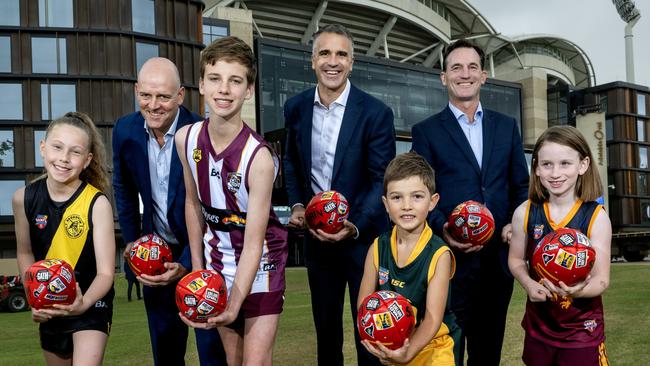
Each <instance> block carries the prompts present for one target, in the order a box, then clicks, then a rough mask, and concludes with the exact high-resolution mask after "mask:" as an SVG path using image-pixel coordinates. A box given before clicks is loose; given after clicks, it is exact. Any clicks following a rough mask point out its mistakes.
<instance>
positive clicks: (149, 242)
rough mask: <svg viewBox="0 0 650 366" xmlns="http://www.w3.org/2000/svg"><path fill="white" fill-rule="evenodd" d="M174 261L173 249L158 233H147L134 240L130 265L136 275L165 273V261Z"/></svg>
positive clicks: (130, 253) (130, 252)
mask: <svg viewBox="0 0 650 366" xmlns="http://www.w3.org/2000/svg"><path fill="white" fill-rule="evenodd" d="M171 261H172V251H171V249H170V248H169V246H168V245H167V243H165V241H164V240H163V239H162V238H161V237H159V236H158V235H156V234H149V235H145V236H143V237H141V238H139V239H138V240H136V241H134V242H133V245H132V246H131V250H130V251H129V267H131V270H133V273H135V275H136V276H139V275H141V274H146V275H150V276H155V275H159V274H163V273H165V271H166V269H165V263H167V262H171Z"/></svg>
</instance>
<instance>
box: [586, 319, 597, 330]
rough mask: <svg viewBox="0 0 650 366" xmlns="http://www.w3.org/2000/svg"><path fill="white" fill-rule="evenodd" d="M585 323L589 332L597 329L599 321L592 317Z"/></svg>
mask: <svg viewBox="0 0 650 366" xmlns="http://www.w3.org/2000/svg"><path fill="white" fill-rule="evenodd" d="M583 325H584V327H585V329H586V330H588V331H589V332H593V331H594V330H596V327H597V326H598V323H596V320H594V319H590V320H585V321H584V323H583Z"/></svg>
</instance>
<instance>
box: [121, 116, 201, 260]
mask: <svg viewBox="0 0 650 366" xmlns="http://www.w3.org/2000/svg"><path fill="white" fill-rule="evenodd" d="M179 113H180V115H179V116H178V124H177V126H176V130H177V131H178V129H180V128H181V127H183V126H185V125H187V124H191V123H193V122H195V121H201V120H202V119H203V118H202V117H201V116H199V115H197V114H194V113H192V112H190V111H189V110H187V108H185V107H183V106H181V107H180V109H179ZM144 123H145V122H144V117H143V116H142V114H141V113H140V112H136V113H132V114H129V115H126V116H124V117H122V118H120V119H118V120H117V122H115V126H114V127H113V189H114V192H115V204H116V206H117V213H118V219H119V222H120V229H121V230H122V236H123V238H124V241H125V242H126V243H128V242H132V241H134V240H135V239H137V238H139V237H140V236H142V235H144V234H150V233H153V215H154V212H153V204H152V197H151V178H150V177H149V154H148V149H147V139H148V137H149V135H148V134H147V132H146V130H145V129H144ZM172 143H173V141H172ZM170 169H171V171H170V172H169V192H168V196H167V208H168V210H167V221H168V223H169V226H170V228H171V229H172V231H173V233H174V236H176V239H177V240H178V242H179V243H180V244H181V247H183V248H184V250H183V255H182V257H181V259H180V260H179V259H178V258H174V259H175V260H176V261H178V262H181V264H183V266H184V267H185V268H188V269H191V268H192V265H191V259H190V256H189V250H186V249H185V248H188V247H189V245H188V243H189V242H188V238H187V227H186V225H185V184H184V182H183V167H182V166H181V162H180V160H179V158H178V152H177V151H176V147H173V150H172V160H171V165H170ZM138 194H140V195H141V196H142V203H143V206H144V207H143V212H142V219H140V213H139V212H140V210H139V202H138Z"/></svg>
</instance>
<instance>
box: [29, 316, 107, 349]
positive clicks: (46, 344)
mask: <svg viewBox="0 0 650 366" xmlns="http://www.w3.org/2000/svg"><path fill="white" fill-rule="evenodd" d="M112 318H113V312H112V310H111V309H96V308H90V309H88V311H86V312H85V313H84V314H82V315H79V316H74V317H61V318H53V319H50V320H48V321H46V322H45V323H41V325H40V327H39V334H40V338H41V348H42V349H44V350H45V351H48V352H52V353H54V354H56V355H58V356H60V357H63V358H67V357H70V356H72V352H73V349H74V348H73V342H72V335H73V334H74V333H75V332H79V331H82V330H98V331H100V332H104V333H106V334H107V335H108V334H110V332H111V323H112Z"/></svg>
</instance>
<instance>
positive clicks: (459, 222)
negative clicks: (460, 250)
mask: <svg viewBox="0 0 650 366" xmlns="http://www.w3.org/2000/svg"><path fill="white" fill-rule="evenodd" d="M447 230H448V231H449V234H450V235H451V236H452V237H453V238H454V239H456V240H457V241H459V242H461V243H465V244H467V243H469V244H472V245H485V244H487V243H488V242H489V241H490V239H491V238H492V235H493V234H494V230H495V224H494V217H493V216H492V213H491V212H490V210H488V208H487V207H485V205H483V204H481V203H479V202H476V201H465V202H463V203H461V204H459V205H458V206H456V208H454V210H453V211H452V212H451V215H449V221H448V225H447Z"/></svg>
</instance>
